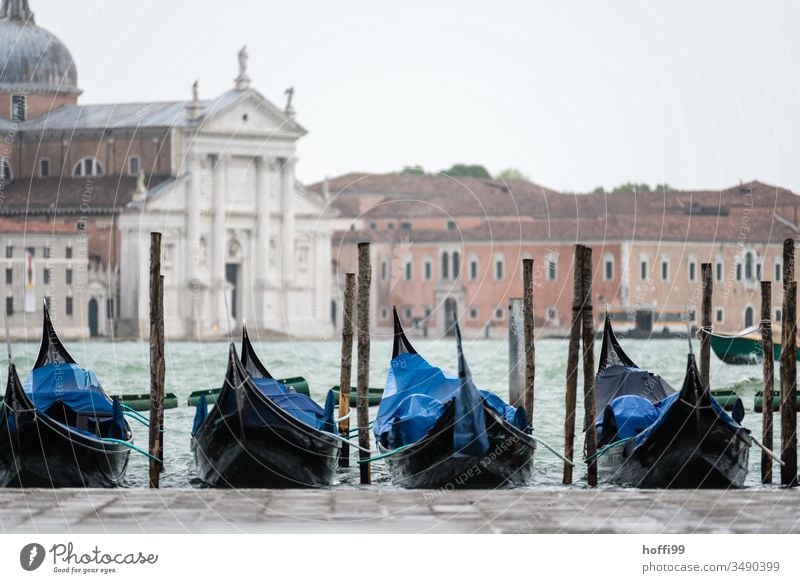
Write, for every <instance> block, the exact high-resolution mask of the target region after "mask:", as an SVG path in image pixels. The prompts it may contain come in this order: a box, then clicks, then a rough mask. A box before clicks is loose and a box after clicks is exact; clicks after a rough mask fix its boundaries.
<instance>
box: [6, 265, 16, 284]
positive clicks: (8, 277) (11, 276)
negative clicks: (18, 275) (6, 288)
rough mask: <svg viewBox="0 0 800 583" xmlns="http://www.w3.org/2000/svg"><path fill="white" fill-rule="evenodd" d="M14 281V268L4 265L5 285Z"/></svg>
mask: <svg viewBox="0 0 800 583" xmlns="http://www.w3.org/2000/svg"><path fill="white" fill-rule="evenodd" d="M12 283H14V270H13V269H12V268H11V267H6V285H10V284H12Z"/></svg>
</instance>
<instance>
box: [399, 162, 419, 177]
mask: <svg viewBox="0 0 800 583" xmlns="http://www.w3.org/2000/svg"><path fill="white" fill-rule="evenodd" d="M400 174H413V175H415V176H423V175H424V174H425V169H424V168H423V167H422V166H420V165H419V164H415V165H414V166H403V169H402V170H401V171H400Z"/></svg>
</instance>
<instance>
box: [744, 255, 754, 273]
mask: <svg viewBox="0 0 800 583" xmlns="http://www.w3.org/2000/svg"><path fill="white" fill-rule="evenodd" d="M744 278H745V279H746V280H751V279H753V254H752V253H751V252H750V251H748V252H747V253H745V254H744Z"/></svg>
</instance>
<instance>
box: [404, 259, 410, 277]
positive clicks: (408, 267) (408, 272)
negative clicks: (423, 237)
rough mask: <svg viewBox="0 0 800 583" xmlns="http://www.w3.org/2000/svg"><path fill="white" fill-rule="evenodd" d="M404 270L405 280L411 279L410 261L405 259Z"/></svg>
mask: <svg viewBox="0 0 800 583" xmlns="http://www.w3.org/2000/svg"><path fill="white" fill-rule="evenodd" d="M404 271H405V276H406V281H411V261H406V265H405V269H404Z"/></svg>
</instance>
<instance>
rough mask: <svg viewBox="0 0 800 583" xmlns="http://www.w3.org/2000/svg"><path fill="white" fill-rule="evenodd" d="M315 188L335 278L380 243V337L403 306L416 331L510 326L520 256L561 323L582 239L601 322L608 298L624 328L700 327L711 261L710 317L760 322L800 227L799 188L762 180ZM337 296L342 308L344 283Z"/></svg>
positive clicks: (549, 314)
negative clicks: (767, 285) (764, 296)
mask: <svg viewBox="0 0 800 583" xmlns="http://www.w3.org/2000/svg"><path fill="white" fill-rule="evenodd" d="M311 188H313V189H315V190H317V191H319V192H327V193H328V196H329V198H330V200H331V205H332V206H333V207H334V208H335V209H336V210H337V211H338V213H339V217H338V218H337V219H336V220H337V221H338V222H337V229H338V232H337V234H336V236H335V237H334V247H333V256H334V260H335V262H336V266H337V274H338V279H337V281H339V282H341V279H342V277H343V274H344V273H345V272H347V271H356V250H355V244H356V243H357V242H358V241H362V240H366V241H371V242H372V253H373V302H372V318H373V325H374V326H375V328H376V330H377V331H378V332H383V333H386V334H388V333H389V332H390V331H391V323H392V320H391V309H392V306H397V309H398V312H399V314H400V318H401V320H403V322H404V324H405V325H407V326H409V327H414V329H415V332H416V333H417V334H420V335H422V334H425V333H427V334H430V335H440V334H443V333H445V332H447V331H452V319H453V317H454V314H457V315H458V318H459V320H460V323H461V325H462V327H463V328H464V329H465V331H466V333H467V334H469V335H470V336H473V337H499V336H505V335H506V333H507V328H508V321H507V317H508V303H509V299H510V298H512V297H521V295H522V265H521V261H522V259H523V258H525V257H531V258H533V259H534V279H535V290H534V306H535V320H536V326H537V328H539V329H540V330H539V332H540V333H542V334H545V335H547V334H566V333H567V331H568V328H569V323H570V318H571V302H572V272H573V266H572V257H573V246H574V244H575V243H577V242H580V243H584V244H586V245H589V246H590V247H592V249H593V262H594V279H593V290H592V291H593V295H594V307H595V315H596V317H597V319H598V322H599V320H600V319H601V318H602V317H603V314H604V313H605V311H606V309H607V310H608V311H609V312H610V313H611V315H612V318H613V319H614V320H615V321H616V323H617V326H618V327H619V328H629V329H633V328H635V329H636V330H637V331H639V332H641V333H651V332H663V331H673V332H674V331H683V330H685V327H686V324H685V320H686V319H687V317H688V319H689V321H690V322H691V323H692V324H693V325H694V326H695V327H696V326H699V306H700V264H701V263H704V262H710V263H711V264H712V267H713V274H714V286H715V287H714V313H713V316H714V325H715V326H716V327H717V328H718V329H723V330H737V329H740V328H743V327H745V326H750V325H753V324H756V323H757V322H758V317H757V314H758V309H759V306H760V291H759V286H758V281H759V280H761V279H773V280H780V275H781V274H780V270H781V247H782V242H783V240H784V239H785V238H796V237H797V236H798V232H800V228H799V227H798V224H797V205H798V203H800V199H798V197H797V196H796V195H795V194H794V193H792V192H790V191H788V190H786V189H783V188H778V187H774V186H769V185H766V184H762V183H760V182H752V183H749V184H743V185H740V186H736V187H733V188H728V189H725V190H721V191H696V192H688V191H667V192H647V193H636V194H634V193H632V192H613V193H592V194H578V195H575V194H565V193H559V192H556V191H553V190H550V189H547V188H544V187H541V186H538V185H536V184H533V183H529V182H513V183H508V184H506V183H501V182H498V181H494V180H479V179H464V178H448V177H445V176H430V175H428V176H415V175H405V174H387V175H367V174H348V175H345V176H341V177H338V178H335V179H332V180H329V181H326V182H325V183H323V184H318V185H314V186H312V187H311ZM779 292H780V287H777V286H776V288H775V291H774V294H775V298H773V305H774V306H776V307H775V309H774V314H773V316H774V318H775V319H776V320H778V321H779V320H780V317H781V314H780V301H779V300H780V298H779V297H778V294H779ZM332 302H333V305H332V312H333V313H334V314H340V313H341V308H340V306H339V303H340V302H341V293H340V291H339V290H338V289H336V290H335V291H334V296H333V299H332ZM338 324H339V322H337V325H338Z"/></svg>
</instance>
